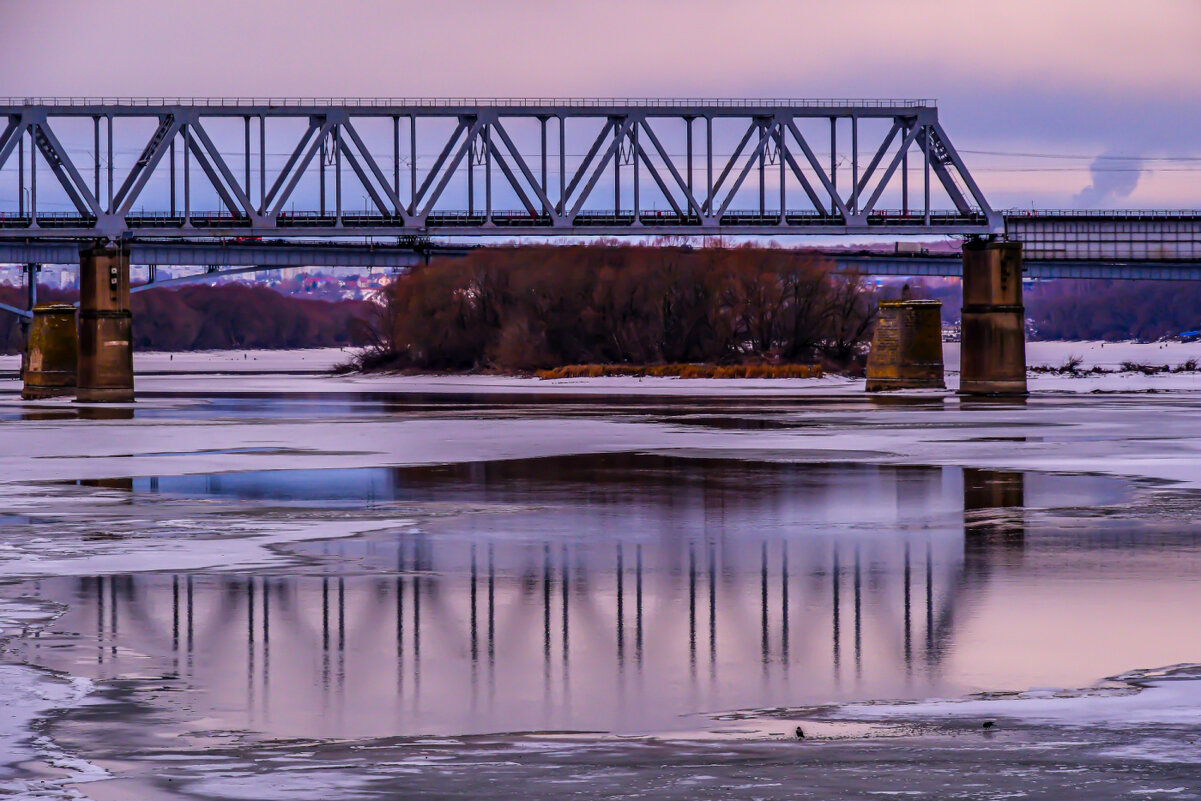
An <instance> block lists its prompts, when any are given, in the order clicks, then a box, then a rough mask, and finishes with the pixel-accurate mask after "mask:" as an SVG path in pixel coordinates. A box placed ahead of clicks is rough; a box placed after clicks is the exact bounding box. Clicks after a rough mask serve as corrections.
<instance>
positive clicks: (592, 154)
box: [559, 118, 617, 217]
mask: <svg viewBox="0 0 1201 801" xmlns="http://www.w3.org/2000/svg"><path fill="white" fill-rule="evenodd" d="M616 125H617V122H616V121H614V120H613V119H612V118H610V119H607V120H605V124H604V125H603V126H602V127H601V130H600V133H599V134H597V136H596V139H595V140H594V141H593V142H592V146H591V147H589V148H588V153H587V154H586V155H585V156H584V160H583V161H581V162H580V166H579V167H577V168H576V171H575V174H573V175H572V176H571V181H570V182H568V184H567V191H566V192H565V193H564V194H563V198H562V199H561V200H560V201H559V205H560V213H563V211H564V210H565V209H567V203H568V201H569V199H570V198H571V196H572V195H574V194H575V190H576V187H577V186H579V183H580V181H582V180H583V178H584V175H585V174H586V173H587V171H588V168H589V166H590V165H591V164H592V160H593V159H595V158H596V154H597V153H599V152H600V149H601V148H602V147H603V146H604V144H605V142H606V141H607V140H608V137H609V134H610V133H611V132H612V131H613V128H614V126H616ZM567 216H569V217H575V214H570V215H567Z"/></svg>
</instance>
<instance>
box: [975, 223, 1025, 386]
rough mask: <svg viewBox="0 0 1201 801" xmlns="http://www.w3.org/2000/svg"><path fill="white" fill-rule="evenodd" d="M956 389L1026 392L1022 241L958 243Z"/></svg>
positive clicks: (977, 238) (978, 239)
mask: <svg viewBox="0 0 1201 801" xmlns="http://www.w3.org/2000/svg"><path fill="white" fill-rule="evenodd" d="M960 319H961V321H962V322H961V343H960V364H959V392H960V394H962V395H1025V394H1026V313H1025V309H1024V307H1023V306H1022V246H1021V244H1020V243H1018V242H998V241H996V240H992V239H983V238H979V237H973V238H971V239H969V240H968V241H967V242H965V243H964V244H963V312H962V315H961V318H960Z"/></svg>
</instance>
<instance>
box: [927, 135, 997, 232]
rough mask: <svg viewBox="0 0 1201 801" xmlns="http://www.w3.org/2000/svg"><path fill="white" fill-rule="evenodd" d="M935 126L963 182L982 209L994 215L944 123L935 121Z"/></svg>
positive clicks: (989, 214)
mask: <svg viewBox="0 0 1201 801" xmlns="http://www.w3.org/2000/svg"><path fill="white" fill-rule="evenodd" d="M933 127H934V133H935V135H936V136H937V137H938V139H939V141H940V142H941V143H942V146H943V148H944V149H945V150H946V151H947V155H949V156H950V157H951V163H952V164H954V165H955V170H956V172H958V173H959V177H960V178H962V179H963V182H964V183H965V184H966V185H967V189H968V191H969V192H971V194H972V197H973V199H975V201H976V204H977V205H978V206H979V207H980V210H981V211H983V212H984V213H985V214H987V215H988V216H990V217H991V216H993V210H992V207H990V206H989V205H988V201H987V200H985V199H984V193H983V192H981V191H980V187H979V186H977V185H976V181H975V179H974V178H972V174H971V173H970V172H968V169H967V166H966V165H965V164H964V163H963V159H961V158H960V157H959V152H958V151H957V150H955V146H954V145H952V144H951V140H950V138H949V137H947V135H946V133H945V132H944V131H943V129H942V125H941V124H940V123H939V122H937V121H935V122H934V124H933Z"/></svg>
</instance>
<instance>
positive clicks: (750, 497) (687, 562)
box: [39, 455, 1124, 736]
mask: <svg viewBox="0 0 1201 801" xmlns="http://www.w3.org/2000/svg"><path fill="white" fill-rule="evenodd" d="M313 473H324V474H325V475H320V476H318V475H313ZM152 481H153V484H152V483H151V482H152ZM152 486H153V489H152ZM154 491H157V492H178V493H184V494H198V495H216V496H227V497H237V498H248V499H253V498H273V499H279V498H304V499H305V500H307V501H312V502H316V501H320V500H323V501H324V502H326V503H337V502H345V503H349V504H361V503H362V502H364V501H365V500H366V501H370V502H376V503H379V502H383V503H390V502H393V501H395V500H403V501H405V502H406V503H413V504H417V505H421V504H427V505H428V508H429V509H431V510H441V516H434V517H430V518H428V519H425V520H424V521H423V522H421V524H420V525H419V526H418V527H417V528H415V529H414V530H412V531H408V532H404V533H396V532H389V533H381V534H379V535H368V536H365V537H361V538H356V539H348V540H331V541H328V542H323V543H317V544H314V543H309V544H307V545H304V546H301V548H300V550H301V552H302V553H303V554H304V555H306V556H309V557H312V558H313V559H315V560H316V562H315V565H312V566H309V567H307V568H305V569H303V570H297V571H288V572H274V573H271V574H266V575H264V574H256V575H240V574H195V575H193V574H180V575H163V574H144V575H134V576H105V577H92V578H82V579H60V580H55V581H42V582H40V584H39V592H40V593H41V594H44V595H47V596H50V597H54V596H56V595H57V596H59V597H62V596H64V595H69V596H70V598H71V602H70V609H69V611H68V613H67V614H66V615H65V616H64V618H62V619H61V620H60V621H59V623H58V624H57V626H56V632H55V633H49V632H48V633H47V637H44V638H43V639H42V640H41V642H40V645H39V648H40V649H44V650H46V651H47V652H48V651H49V650H50V649H51V646H53V645H59V646H61V649H60V650H65V651H69V652H70V653H71V659H72V664H73V667H72V669H73V670H76V671H78V670H82V669H84V666H85V665H86V666H87V667H86V669H87V670H90V671H91V672H92V673H93V674H94V675H96V676H98V677H119V676H127V675H137V676H147V675H155V676H159V675H161V676H164V677H166V679H167V680H168V681H169V682H170V681H178V682H179V686H180V687H181V688H184V689H185V690H186V691H185V692H183V693H181V694H180V695H179V696H178V697H177V700H176V702H179V703H183V704H185V705H186V706H188V707H189V708H193V709H195V710H196V712H195V713H196V714H198V715H201V711H202V710H203V714H202V715H201V716H202V717H206V718H207V717H211V718H215V719H217V720H219V721H221V726H222V727H223V728H249V729H252V730H264V731H268V732H271V733H273V734H277V735H281V736H369V735H370V736H382V735H389V734H418V733H469V732H491V731H513V730H551V729H554V730H562V729H570V730H615V731H642V730H655V729H674V728H681V727H684V728H687V727H693V726H697V725H701V723H700V722H699V721H697V720H695V719H690V718H688V717H681V716H687V715H689V714H690V713H697V712H709V711H719V710H724V709H743V708H754V707H760V706H764V705H771V706H779V705H805V704H814V703H826V702H831V701H837V700H842V699H858V698H890V697H925V696H930V695H938V694H944V693H956V692H960V691H962V690H963V689H964V687H965V684H967V682H966V681H965V677H964V676H962V675H959V673H958V672H957V671H958V670H959V669H958V668H957V667H956V666H955V665H953V664H949V663H948V659H949V658H950V657H952V656H953V655H954V654H955V650H956V647H957V646H956V639H957V630H958V628H959V627H960V626H962V625H963V624H962V620H963V619H964V618H965V616H967V615H970V614H971V611H972V608H973V606H974V605H975V604H977V603H979V602H980V600H981V597H982V596H983V595H984V594H986V590H987V589H988V587H989V585H990V581H992V578H993V573H994V572H995V571H996V570H1006V569H1009V568H1013V567H1014V566H1015V565H1020V562H1021V549H1022V544H1023V537H1024V532H1025V524H1024V515H1025V514H1026V513H1025V512H1024V511H1023V507H1024V506H1026V505H1029V506H1037V505H1043V506H1050V505H1053V504H1052V503H1051V501H1052V500H1054V501H1055V502H1056V505H1062V504H1064V503H1065V501H1066V502H1068V503H1074V504H1077V505H1082V506H1084V505H1091V504H1098V503H1109V502H1113V501H1115V500H1116V499H1117V498H1119V497H1120V495H1121V493H1122V492H1124V489H1123V485H1121V484H1120V483H1118V482H1116V481H1112V480H1109V479H1080V478H1079V477H1056V476H1042V475H1031V476H1024V475H1023V474H1019V473H998V472H993V471H979V470H968V471H961V470H960V469H958V468H913V467H905V468H894V467H882V466H864V465H798V464H773V463H769V462H740V461H734V460H717V459H686V458H675V457H664V456H636V455H609V456H591V457H565V458H558V459H538V460H522V461H513V462H497V463H488V464H476V465H458V466H442V467H433V468H429V467H425V468H390V469H380V470H367V471H354V470H351V471H309V472H307V473H306V472H297V473H289V472H288V471H283V472H275V473H259V474H254V473H245V474H231V475H224V476H220V477H213V476H209V477H161V478H159V479H154V480H151V479H135V480H134V481H133V484H132V492H133V493H134V495H135V496H136V495H138V494H140V493H147V492H154ZM451 510H456V511H454V513H448V512H449V511H451ZM1015 559H1016V561H1015ZM56 637H57V638H58V640H57V642H56V640H55V638H56ZM43 656H46V655H45V654H43ZM1044 656H1045V655H1044ZM1051 657H1052V658H1053V659H1055V658H1070V657H1064V655H1051ZM54 658H62V655H61V654H60V655H59V656H57V657H46V659H45V661H46V662H47V663H48V664H52V663H53V659H54Z"/></svg>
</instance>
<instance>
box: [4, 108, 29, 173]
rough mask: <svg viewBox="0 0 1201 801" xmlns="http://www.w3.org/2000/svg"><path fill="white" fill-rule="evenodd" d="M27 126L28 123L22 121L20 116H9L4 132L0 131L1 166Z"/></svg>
mask: <svg viewBox="0 0 1201 801" xmlns="http://www.w3.org/2000/svg"><path fill="white" fill-rule="evenodd" d="M27 127H28V125H26V124H25V123H24V122H22V120H21V117H20V116H17V115H11V116H9V118H8V125H6V126H5V127H4V132H3V133H0V167H3V166H4V162H6V161H8V157H9V155H10V154H11V153H12V152H13V148H15V147H16V146H17V141H18V140H20V138H21V135H22V134H24V133H25V129H26V128H27Z"/></svg>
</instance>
